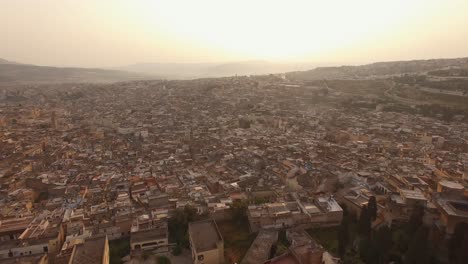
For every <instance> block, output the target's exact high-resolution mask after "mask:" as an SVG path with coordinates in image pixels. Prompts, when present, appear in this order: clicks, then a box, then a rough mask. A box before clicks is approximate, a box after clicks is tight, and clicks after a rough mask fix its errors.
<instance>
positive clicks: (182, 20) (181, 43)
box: [0, 0, 468, 66]
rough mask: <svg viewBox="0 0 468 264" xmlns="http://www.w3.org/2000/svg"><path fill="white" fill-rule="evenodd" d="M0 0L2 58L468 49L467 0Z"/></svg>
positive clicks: (319, 57) (426, 53)
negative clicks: (0, 1)
mask: <svg viewBox="0 0 468 264" xmlns="http://www.w3.org/2000/svg"><path fill="white" fill-rule="evenodd" d="M0 7H1V8H0V31H1V32H2V34H3V35H2V36H3V37H4V38H3V39H2V40H4V41H3V43H2V45H0V57H5V58H7V59H11V60H18V61H20V62H26V63H36V64H42V65H59V66H64V65H68V66H116V65H125V64H131V63H135V62H223V61H240V60H269V61H275V62H286V61H288V62H296V61H309V62H331V61H340V62H355V63H356V62H372V61H377V60H398V59H417V58H434V57H441V56H442V57H450V56H463V55H465V56H466V55H468V49H467V48H466V47H468V21H467V19H466V18H465V17H466V15H465V14H464V13H465V11H466V10H467V9H468V2H466V1H464V0H411V1H408V0H393V1H386V0H380V1H379V0H357V1H349V0H329V1H323V0H287V1H286V0H237V1H230V0H197V1H194V0H100V1H94V0H81V1H73V0H60V1H59V0H41V1H35V0H15V1H13V0H12V1H3V2H2V3H1V4H0ZM464 52H465V53H467V54H464Z"/></svg>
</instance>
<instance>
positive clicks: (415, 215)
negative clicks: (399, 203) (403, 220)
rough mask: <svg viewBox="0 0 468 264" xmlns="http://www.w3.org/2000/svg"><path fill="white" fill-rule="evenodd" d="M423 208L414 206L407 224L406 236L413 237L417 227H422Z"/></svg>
mask: <svg viewBox="0 0 468 264" xmlns="http://www.w3.org/2000/svg"><path fill="white" fill-rule="evenodd" d="M423 217H424V207H423V206H421V205H416V206H415V207H414V208H413V211H412V213H411V216H410V219H409V222H408V234H409V235H410V236H411V235H413V234H414V233H415V232H416V231H417V230H418V229H419V227H421V226H422V225H423Z"/></svg>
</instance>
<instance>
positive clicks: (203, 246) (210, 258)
mask: <svg viewBox="0 0 468 264" xmlns="http://www.w3.org/2000/svg"><path fill="white" fill-rule="evenodd" d="M188 231H189V239H190V248H191V250H192V260H193V263H195V264H218V263H224V241H223V237H222V236H221V233H220V232H219V229H218V226H217V225H216V222H215V221H214V220H213V219H209V220H203V221H198V222H192V223H189V230H188Z"/></svg>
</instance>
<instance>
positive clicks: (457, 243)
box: [448, 223, 468, 263]
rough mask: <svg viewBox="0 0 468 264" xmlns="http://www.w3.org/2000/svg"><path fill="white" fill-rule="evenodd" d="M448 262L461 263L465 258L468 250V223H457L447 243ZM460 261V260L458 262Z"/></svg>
mask: <svg viewBox="0 0 468 264" xmlns="http://www.w3.org/2000/svg"><path fill="white" fill-rule="evenodd" d="M448 251H449V252H448V254H449V260H450V263H463V260H465V261H466V260H467V259H468V258H467V256H466V252H468V224H466V223H458V224H457V225H456V226H455V230H454V233H453V235H452V237H451V238H450V240H449V243H448ZM460 261H461V262H460Z"/></svg>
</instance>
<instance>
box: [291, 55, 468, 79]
mask: <svg viewBox="0 0 468 264" xmlns="http://www.w3.org/2000/svg"><path fill="white" fill-rule="evenodd" d="M453 67H455V68H468V58H456V59H431V60H412V61H392V62H376V63H372V64H367V65H361V66H340V67H318V68H315V69H313V70H308V71H297V72H289V73H287V76H288V78H290V79H297V80H317V79H360V78H369V77H386V76H392V75H402V74H414V73H425V72H429V71H434V70H439V69H446V68H453Z"/></svg>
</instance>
